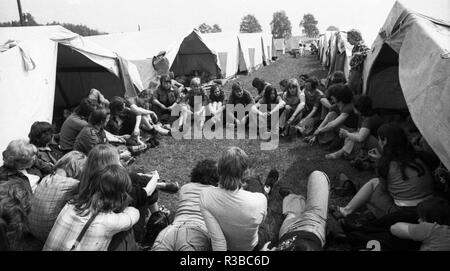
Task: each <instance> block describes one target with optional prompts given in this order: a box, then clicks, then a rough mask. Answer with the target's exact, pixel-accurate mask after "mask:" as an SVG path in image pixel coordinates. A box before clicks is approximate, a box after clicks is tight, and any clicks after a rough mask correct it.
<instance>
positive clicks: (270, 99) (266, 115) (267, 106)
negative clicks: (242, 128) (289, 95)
mask: <svg viewBox="0 0 450 271" xmlns="http://www.w3.org/2000/svg"><path fill="white" fill-rule="evenodd" d="M284 106H285V102H284V101H283V99H282V98H281V97H280V96H279V95H278V93H277V90H276V89H275V88H274V87H272V86H271V85H269V86H267V87H266V88H265V90H264V96H263V97H262V98H261V99H259V101H258V102H257V103H256V104H254V105H253V107H252V112H253V113H254V114H256V117H257V119H258V125H260V126H262V127H264V128H265V129H266V130H270V133H272V134H275V135H278V132H279V125H280V124H279V119H280V118H279V115H276V116H275V123H273V124H272V119H273V118H272V115H274V114H279V112H280V110H282V109H283V107H284ZM255 123H256V122H255Z"/></svg>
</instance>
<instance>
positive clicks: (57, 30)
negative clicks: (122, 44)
mask: <svg viewBox="0 0 450 271" xmlns="http://www.w3.org/2000/svg"><path fill="white" fill-rule="evenodd" d="M11 40H13V41H15V42H14V43H11V42H9V43H8V46H2V47H1V49H0V95H1V97H2V98H1V99H0V130H1V131H2V132H1V133H0V150H2V151H3V150H4V149H5V148H6V146H7V144H8V143H9V142H10V141H11V140H13V139H18V138H27V135H28V132H29V129H30V127H31V124H32V123H33V122H35V121H47V122H52V120H53V117H54V111H55V110H59V109H62V108H67V107H73V106H76V105H77V104H78V103H79V101H80V100H81V99H82V98H84V97H86V96H87V94H88V93H89V91H90V89H91V88H97V89H99V90H100V91H101V92H102V93H103V94H104V95H105V96H106V97H107V98H111V97H113V96H115V95H119V96H125V97H131V96H135V95H136V89H135V88H137V90H141V89H142V83H141V81H140V78H139V75H138V72H137V69H136V67H135V66H134V65H133V64H131V63H128V62H127V61H125V60H123V59H121V60H120V58H119V57H118V56H117V55H116V54H114V53H113V52H111V51H109V50H107V49H104V48H102V47H100V46H98V45H96V44H94V43H92V42H89V41H87V40H85V39H84V38H82V37H80V36H79V35H77V34H75V33H73V32H71V31H69V30H67V29H65V28H63V27H61V26H36V27H2V28H0V44H5V43H6V42H8V41H11ZM120 63H122V65H121V64H120Z"/></svg>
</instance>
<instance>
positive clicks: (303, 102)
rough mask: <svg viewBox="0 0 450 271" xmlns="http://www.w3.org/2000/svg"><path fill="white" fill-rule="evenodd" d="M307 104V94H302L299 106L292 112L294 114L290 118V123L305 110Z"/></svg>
mask: <svg viewBox="0 0 450 271" xmlns="http://www.w3.org/2000/svg"><path fill="white" fill-rule="evenodd" d="M305 104H306V102H305V95H300V103H299V104H298V105H297V108H295V111H294V113H293V114H292V116H291V117H290V118H289V120H288V123H291V122H293V121H294V119H295V118H296V117H297V115H298V114H300V112H302V111H303V109H304V108H305Z"/></svg>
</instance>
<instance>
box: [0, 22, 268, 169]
mask: <svg viewBox="0 0 450 271" xmlns="http://www.w3.org/2000/svg"><path fill="white" fill-rule="evenodd" d="M273 50H274V48H273V40H272V36H271V35H266V34H263V33H258V34H256V33H255V34H237V33H214V34H201V33H199V32H198V31H196V30H193V31H192V30H191V31H188V32H184V34H182V33H180V34H176V33H173V32H170V31H169V32H167V31H151V32H135V33H121V34H110V35H100V36H91V37H81V36H79V35H77V34H75V33H73V32H71V31H69V30H67V29H65V28H63V27H62V26H29V27H0V96H1V97H0V130H1V131H2V132H1V133H0V150H4V149H5V148H6V146H7V144H8V142H10V141H11V140H13V139H16V138H24V137H26V136H27V134H28V132H29V129H30V127H31V124H32V123H33V122H34V121H47V122H52V121H55V116H62V115H63V113H62V112H63V110H64V109H65V108H72V107H74V106H76V105H77V104H78V103H79V102H80V100H81V99H82V98H84V97H86V96H87V95H88V93H89V91H90V89H92V88H96V89H99V90H101V91H102V93H103V94H104V95H105V96H106V98H108V99H109V98H112V97H113V96H123V97H134V96H136V95H137V94H138V93H139V92H140V91H142V90H143V89H145V88H147V87H148V86H149V82H150V81H152V80H155V79H156V76H157V74H156V71H155V69H154V67H153V64H152V60H153V57H154V56H155V55H157V54H158V52H160V51H165V52H166V57H167V59H168V60H169V62H170V67H171V70H172V71H174V73H175V75H178V74H185V73H189V72H191V71H192V70H203V71H204V70H206V71H207V72H208V73H210V74H212V75H214V76H218V77H219V75H220V77H221V78H229V77H232V76H234V75H235V74H236V73H239V72H251V71H253V70H255V69H257V68H259V67H260V66H262V65H263V64H269V62H270V60H271V59H272V56H273ZM0 164H1V161H0Z"/></svg>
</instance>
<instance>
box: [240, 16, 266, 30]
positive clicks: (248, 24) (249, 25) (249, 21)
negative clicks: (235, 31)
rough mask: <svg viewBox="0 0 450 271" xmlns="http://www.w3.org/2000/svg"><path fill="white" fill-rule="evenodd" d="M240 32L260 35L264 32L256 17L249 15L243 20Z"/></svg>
mask: <svg viewBox="0 0 450 271" xmlns="http://www.w3.org/2000/svg"><path fill="white" fill-rule="evenodd" d="M239 31H240V32H241V33H258V32H262V28H261V25H260V24H259V22H258V20H257V19H256V17H255V16H254V15H251V14H249V15H246V16H244V17H243V18H242V21H241V26H240V28H239Z"/></svg>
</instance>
